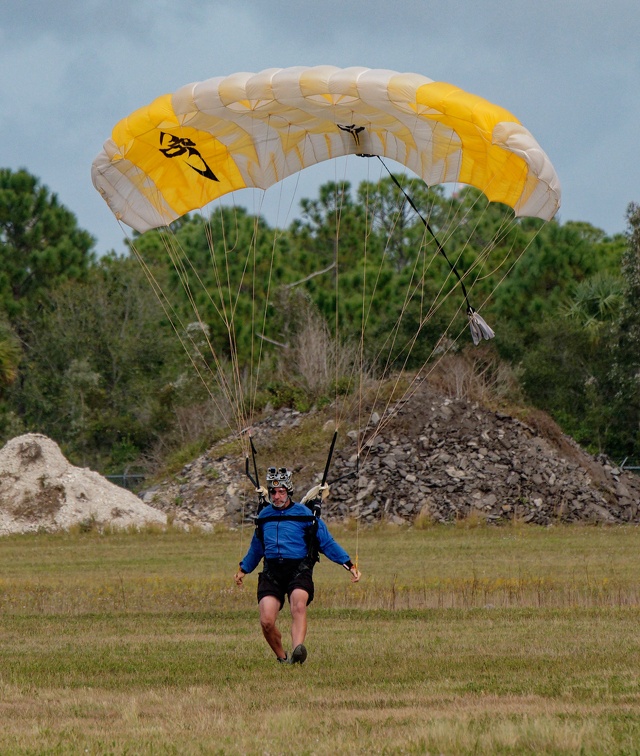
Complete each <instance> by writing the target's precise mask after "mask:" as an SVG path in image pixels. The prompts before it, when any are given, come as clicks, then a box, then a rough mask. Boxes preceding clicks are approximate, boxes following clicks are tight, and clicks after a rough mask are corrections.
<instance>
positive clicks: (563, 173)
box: [0, 0, 640, 251]
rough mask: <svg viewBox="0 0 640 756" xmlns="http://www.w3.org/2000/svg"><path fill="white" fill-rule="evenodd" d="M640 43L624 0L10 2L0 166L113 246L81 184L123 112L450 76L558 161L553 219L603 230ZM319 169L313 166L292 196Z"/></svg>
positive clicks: (627, 131) (627, 139) (104, 219)
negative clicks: (499, 108) (361, 71)
mask: <svg viewBox="0 0 640 756" xmlns="http://www.w3.org/2000/svg"><path fill="white" fill-rule="evenodd" d="M639 38H640V13H638V11H637V4H636V0H633V2H627V0H612V1H611V2H608V3H602V2H600V0H598V2H595V1H594V0H563V1H562V2H557V0H539V2H537V3H531V2H529V0H526V1H525V0H512V1H511V2H509V3H505V2H503V0H500V1H498V0H485V1H484V2H482V3H477V2H472V1H470V0H469V1H467V2H462V1H459V2H452V0H448V1H447V2H445V1H444V0H430V1H429V2H426V1H425V0H406V1H405V2H403V3H402V4H397V3H389V2H388V0H386V1H385V2H382V1H381V0H356V1H353V0H352V1H351V2H348V1H346V0H324V1H323V2H322V3H300V2H295V3H294V2H291V0H270V1H269V2H266V0H244V1H243V2H242V3H239V2H237V0H228V1H226V2H223V1H218V2H212V1H211V0H182V1H181V2H168V1H167V0H61V1H59V2H57V3H51V2H47V1H46V0H8V2H5V3H2V4H0V67H1V68H2V70H3V71H5V72H11V73H10V74H9V75H5V76H3V77H2V78H1V79H0V100H1V101H2V107H1V108H0V165H1V166H6V167H10V168H17V167H26V168H27V169H28V170H29V171H30V172H31V173H33V174H34V175H36V176H38V177H39V178H41V180H42V181H43V183H45V184H46V185H47V186H49V188H50V189H51V190H52V191H55V192H57V193H58V195H59V196H60V199H61V201H62V202H64V204H65V205H66V206H67V207H69V209H71V210H72V211H74V212H75V213H76V214H77V215H78V219H79V222H80V224H81V225H82V226H83V227H84V228H87V229H88V230H89V231H90V232H92V233H93V234H94V235H96V236H97V237H98V240H99V249H100V251H104V250H106V249H108V248H110V247H114V246H115V247H120V243H121V239H122V237H123V232H122V231H121V230H120V228H119V227H118V225H117V224H116V223H115V221H114V219H113V218H112V217H111V216H110V214H109V211H108V210H107V208H106V206H105V205H104V203H103V201H102V199H101V198H100V197H99V196H98V195H97V193H96V192H95V191H94V190H93V187H92V186H91V183H90V179H89V170H90V164H91V161H92V159H93V157H94V156H95V154H96V153H97V152H98V151H99V149H100V147H101V145H102V142H103V141H104V139H106V138H107V137H108V136H109V134H110V131H111V128H112V126H113V125H114V124H115V123H116V122H117V121H118V120H119V119H120V118H122V117H123V116H125V115H127V114H128V113H129V112H131V111H132V110H134V109H135V108H137V107H139V106H141V105H143V104H145V103H147V102H149V101H150V100H152V99H153V98H155V97H156V96H158V95H160V94H162V93H165V92H170V91H172V90H174V89H176V88H177V87H179V86H180V85H182V84H184V83H186V82H188V81H195V80H201V79H205V78H208V77H210V76H214V75H218V74H228V73H232V72H233V71H237V70H249V71H257V70H261V69H263V68H269V67H273V66H288V65H296V64H306V65H315V64H319V63H331V64H334V65H338V66H349V65H365V66H370V67H379V68H391V69H396V70H404V71H417V72H419V73H423V74H425V75H426V76H429V77H431V78H434V79H442V80H448V81H451V82H453V83H455V84H458V85H459V86H462V87H463V88H465V89H467V90H469V91H472V92H475V93H476V94H479V95H482V96H483V97H487V98H488V99H490V100H493V101H495V102H499V103H500V104H502V105H504V106H505V107H507V108H508V109H509V110H511V111H512V112H514V113H515V114H516V115H517V116H518V117H519V118H520V119H521V120H522V121H523V122H524V123H525V125H527V127H528V128H530V129H531V131H532V132H533V133H534V134H535V135H536V137H537V138H538V140H539V141H540V143H541V145H542V146H543V148H544V149H545V150H546V151H547V152H548V153H549V155H550V157H551V159H552V160H553V162H554V164H555V166H556V169H557V171H558V173H559V175H560V177H561V180H562V183H563V187H564V197H563V208H562V210H561V218H562V220H565V221H566V220H586V221H589V222H591V223H593V224H594V225H596V226H599V227H601V228H603V229H604V230H605V231H607V232H609V233H613V232H617V231H621V230H623V229H624V214H625V209H626V206H627V204H628V202H630V201H632V200H634V201H638V200H639V199H640V197H638V194H639V193H640V192H639V187H638V181H637V176H638V175H639V174H640V155H639V154H638V150H637V147H636V132H637V123H639V122H640V112H639V111H640V98H638V96H637V92H638V91H640V45H638V42H637V40H638V39H639ZM359 170H363V169H359ZM327 171H330V168H329V167H327V166H325V167H324V172H323V171H319V172H317V173H310V174H309V176H308V177H306V178H305V181H304V182H303V189H304V191H306V192H307V194H308V193H313V192H314V186H313V185H312V184H311V183H309V182H312V181H313V180H316V181H321V180H325V179H324V177H325V176H326V175H327ZM316 175H317V178H314V177H315V176H316ZM358 179H359V177H358ZM358 179H355V180H356V181H357V180H358Z"/></svg>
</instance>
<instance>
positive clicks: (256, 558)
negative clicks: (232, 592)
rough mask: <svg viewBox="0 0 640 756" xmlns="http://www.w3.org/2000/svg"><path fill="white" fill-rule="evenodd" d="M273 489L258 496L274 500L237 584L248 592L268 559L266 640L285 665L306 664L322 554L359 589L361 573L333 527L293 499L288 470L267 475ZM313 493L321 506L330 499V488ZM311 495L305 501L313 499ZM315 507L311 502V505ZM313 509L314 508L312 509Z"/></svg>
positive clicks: (263, 586)
mask: <svg viewBox="0 0 640 756" xmlns="http://www.w3.org/2000/svg"><path fill="white" fill-rule="evenodd" d="M267 487H268V490H265V489H264V488H260V489H258V491H257V493H258V494H259V495H261V496H265V497H268V500H269V503H268V504H266V505H265V506H264V507H263V509H262V510H261V511H260V513H259V515H258V517H257V519H256V529H255V532H254V534H253V538H252V539H251V543H250V545H249V550H248V551H247V553H246V555H245V557H244V558H243V559H242V561H241V562H240V565H239V568H238V571H237V572H236V574H235V575H234V579H235V581H236V584H237V585H238V586H242V581H243V578H244V576H245V575H247V574H249V573H250V572H253V570H254V569H255V568H256V567H257V566H258V563H259V562H260V559H263V560H264V561H263V570H262V572H261V573H260V574H259V575H258V607H259V611H260V626H261V628H262V634H263V635H264V637H265V639H266V641H267V643H268V644H269V646H270V647H271V649H272V650H273V652H274V653H275V655H276V658H277V660H278V662H279V663H281V664H303V663H304V661H305V659H306V658H307V649H306V648H305V646H304V639H305V635H306V633H307V606H308V605H309V604H310V603H311V602H312V601H313V595H314V585H313V568H314V566H315V563H316V562H317V561H318V553H322V554H324V555H325V556H326V557H327V558H328V559H330V560H331V561H332V562H336V563H337V564H341V565H342V566H343V567H344V568H345V569H346V570H348V571H349V572H350V573H351V582H353V583H357V582H358V581H359V580H360V577H361V573H360V572H359V570H358V568H357V567H356V566H355V565H354V564H353V563H352V561H351V559H350V558H349V555H348V554H347V552H346V551H345V550H344V549H343V548H342V546H340V545H339V544H338V543H337V542H336V541H335V540H334V538H333V536H332V535H331V534H330V533H329V531H328V529H327V526H326V525H325V523H324V522H323V521H322V520H321V519H320V517H319V516H318V509H316V510H315V513H314V511H312V509H310V508H309V507H307V506H305V505H304V504H300V503H295V502H294V501H293V499H292V494H293V483H292V477H291V471H289V470H287V469H286V468H284V467H281V468H279V469H277V470H276V468H275V467H270V468H269V470H268V471H267ZM317 489H318V490H315V489H312V492H313V495H314V496H317V497H319V499H320V500H323V499H324V498H326V496H327V495H328V493H329V487H328V486H327V485H324V486H318V487H317ZM312 492H310V493H309V494H307V496H306V497H305V499H308V498H310V494H311V493H312ZM309 503H310V504H311V501H310V502H309ZM312 506H313V505H312ZM285 596H287V597H288V598H289V606H290V608H291V644H292V645H291V648H292V649H293V651H292V653H291V656H289V655H288V653H287V652H286V651H285V650H284V647H283V645H282V635H281V633H280V630H279V629H278V627H277V625H276V622H277V619H278V614H279V612H280V610H281V609H282V607H283V606H284V600H285Z"/></svg>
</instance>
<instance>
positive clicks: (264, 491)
mask: <svg viewBox="0 0 640 756" xmlns="http://www.w3.org/2000/svg"><path fill="white" fill-rule="evenodd" d="M256 493H257V494H258V496H261V497H262V498H263V499H266V500H267V501H268V500H269V492H268V491H267V489H266V488H265V487H264V486H259V487H258V488H256Z"/></svg>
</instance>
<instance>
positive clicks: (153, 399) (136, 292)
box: [8, 257, 186, 467]
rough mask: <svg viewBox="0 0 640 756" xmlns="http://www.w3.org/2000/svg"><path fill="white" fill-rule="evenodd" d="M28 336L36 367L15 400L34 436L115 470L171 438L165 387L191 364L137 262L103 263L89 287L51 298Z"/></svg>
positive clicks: (28, 365) (29, 367)
mask: <svg viewBox="0 0 640 756" xmlns="http://www.w3.org/2000/svg"><path fill="white" fill-rule="evenodd" d="M20 329H21V331H22V333H23V334H24V340H25V343H26V345H27V354H28V359H27V360H26V361H25V362H24V363H23V365H22V366H21V369H20V370H21V373H20V382H19V384H18V385H16V386H14V387H13V389H12V390H11V391H10V392H9V394H8V402H9V404H10V405H11V406H13V407H15V408H16V409H18V411H19V412H20V414H21V416H22V417H23V418H24V419H25V424H26V425H27V427H28V428H29V427H31V428H34V429H37V430H38V431H40V432H43V433H45V434H47V435H50V436H51V437H52V438H56V439H59V440H60V441H61V442H62V443H63V444H64V446H65V448H66V450H67V452H68V453H70V454H71V455H72V456H73V457H74V458H75V459H78V460H79V461H82V462H84V463H85V464H88V463H91V464H93V465H99V466H103V465H106V466H107V467H108V466H109V464H110V463H109V462H108V461H107V460H109V459H110V458H111V460H112V463H114V464H119V463H121V462H123V461H125V460H126V461H132V460H133V459H134V457H135V456H136V453H137V454H139V453H140V451H141V450H144V449H148V448H149V447H150V445H151V444H152V443H153V440H154V439H155V438H156V437H157V436H158V434H160V433H163V432H164V431H166V429H167V422H168V420H169V419H170V418H169V415H168V411H167V410H170V407H167V406H166V405H165V404H163V403H162V401H161V400H162V399H163V397H164V396H165V395H163V393H162V389H163V388H164V386H165V385H166V384H167V383H170V382H171V380H172V379H175V377H176V376H177V375H178V371H179V370H185V369H186V364H185V361H184V357H183V352H182V350H181V347H180V345H179V343H178V342H177V340H176V339H175V337H174V335H173V333H172V332H171V331H170V329H169V328H168V327H167V324H166V323H165V324H164V325H163V313H162V309H161V308H160V306H159V304H158V302H157V300H156V298H155V296H154V294H153V292H152V291H151V289H150V287H149V286H148V284H147V281H146V280H145V278H144V276H143V275H142V273H141V271H140V268H139V266H138V265H137V263H135V261H133V260H123V259H119V258H115V257H105V258H103V259H102V260H101V261H100V263H99V264H97V265H95V266H94V267H93V268H92V269H91V271H90V272H89V274H88V275H87V278H86V280H85V281H84V282H82V283H73V284H72V283H65V284H62V285H60V286H59V287H58V288H57V289H56V290H55V291H52V292H50V294H49V297H48V300H47V302H46V306H44V307H42V308H41V310H40V311H39V312H38V313H37V316H35V317H31V318H30V319H29V320H28V321H27V320H24V321H21V322H20Z"/></svg>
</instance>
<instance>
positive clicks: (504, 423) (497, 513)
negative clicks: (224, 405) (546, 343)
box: [143, 383, 640, 527]
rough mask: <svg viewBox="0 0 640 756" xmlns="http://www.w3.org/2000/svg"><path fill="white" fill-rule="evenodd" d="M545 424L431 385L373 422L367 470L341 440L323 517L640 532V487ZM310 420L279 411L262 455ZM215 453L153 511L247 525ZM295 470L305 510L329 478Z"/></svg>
mask: <svg viewBox="0 0 640 756" xmlns="http://www.w3.org/2000/svg"><path fill="white" fill-rule="evenodd" d="M545 417H546V416H540V417H539V418H538V419H537V420H536V421H535V423H534V422H531V423H529V424H527V423H523V422H522V421H520V420H517V419H515V418H513V417H511V416H509V415H506V414H503V413H501V412H494V411H490V410H488V409H486V408H484V407H482V406H479V405H477V404H473V403H469V402H467V401H464V400H454V399H450V398H447V397H446V396H445V395H443V394H441V393H438V392H437V391H436V390H435V389H434V388H432V387H430V386H428V385H427V384H426V383H425V384H421V385H420V386H419V387H418V389H417V391H416V392H415V393H414V394H413V395H412V396H411V397H410V398H409V399H405V400H403V401H401V402H399V403H397V404H396V405H395V406H392V407H390V408H389V409H388V411H387V412H386V413H385V415H384V416H383V417H379V416H377V415H375V414H374V415H373V416H372V421H371V423H370V426H369V427H368V428H367V429H366V430H365V432H364V434H363V437H364V438H365V439H367V440H366V441H365V443H364V448H363V452H362V454H361V456H360V460H359V461H358V460H357V455H356V451H357V446H358V445H357V439H358V431H357V430H356V429H351V430H347V429H345V430H347V432H346V433H341V441H342V443H343V445H342V447H341V448H339V449H337V450H336V453H335V455H334V459H333V464H332V471H331V476H330V479H333V480H336V481H338V482H336V483H335V484H333V485H332V488H331V497H330V499H329V500H328V501H327V502H326V503H325V506H324V517H325V518H327V519H342V518H347V517H358V518H360V519H361V520H362V521H365V522H370V523H372V522H375V521H379V520H383V519H384V520H388V521H391V522H396V523H406V522H413V521H414V520H415V519H416V517H418V516H421V517H429V518H430V519H433V520H435V521H438V522H450V521H453V520H456V519H459V518H464V517H468V516H470V515H471V516H477V517H482V518H486V520H488V521H490V522H498V521H501V520H511V519H514V518H517V519H520V520H522V521H524V522H531V523H537V524H541V525H547V524H550V523H553V522H576V521H584V522H592V523H622V522H638V521H640V512H639V505H640V477H637V476H635V475H633V474H631V473H628V472H624V471H622V470H620V469H618V468H617V467H616V466H615V465H613V464H611V463H609V462H608V461H607V460H606V459H595V458H594V457H592V456H590V455H588V454H587V453H586V452H584V451H583V450H582V449H581V448H580V447H579V446H578V445H577V444H575V443H574V442H573V441H572V440H571V439H570V438H568V437H567V436H564V435H563V434H562V433H561V432H560V431H559V430H558V428H557V426H555V425H554V424H553V423H552V422H551V421H550V420H549V419H548V418H547V419H545ZM300 420H301V417H300V415H299V413H296V412H293V411H291V410H280V411H278V412H277V413H275V414H274V415H272V416H271V417H270V418H269V419H267V420H265V421H264V422H263V423H261V424H259V425H258V426H257V427H256V429H255V434H256V443H257V445H258V447H260V438H261V436H263V437H264V436H265V435H269V436H273V435H274V434H277V433H278V432H280V431H281V430H282V429H283V428H290V427H292V426H294V425H296V424H298V423H300ZM271 440H272V441H273V439H271ZM216 448H217V447H214V448H213V449H212V450H210V452H209V453H208V454H206V455H204V456H203V457H200V458H199V459H197V460H195V461H194V462H193V463H191V464H190V465H187V466H186V467H185V468H184V470H183V471H182V472H181V474H180V476H178V479H177V480H174V481H170V482H167V483H165V484H162V485H160V486H157V487H155V488H154V489H152V490H149V491H147V492H145V494H143V499H144V500H145V501H147V502H148V503H150V504H152V505H153V506H156V507H159V508H161V509H163V510H164V511H165V512H167V513H168V514H170V515H171V517H172V518H173V519H174V520H176V521H177V522H182V523H185V524H187V525H189V524H198V525H200V526H203V525H204V526H205V527H207V526H211V525H213V524H214V523H216V522H226V523H231V524H233V523H238V522H239V521H240V520H241V519H242V518H243V517H244V518H245V519H246V518H247V517H248V515H249V514H250V513H251V511H252V509H253V507H254V498H253V495H252V490H251V487H250V486H248V484H247V482H246V479H245V478H244V475H243V470H244V460H242V459H239V458H234V457H230V456H225V455H219V454H218V453H217V452H216ZM227 448H228V447H227ZM286 463H287V462H286V461H283V462H282V464H286ZM289 465H290V466H292V467H293V469H294V471H295V473H296V494H297V498H300V494H301V492H304V491H306V490H307V489H308V488H309V487H310V486H311V485H313V484H314V483H316V482H318V469H317V468H316V469H313V470H312V469H308V468H307V466H305V464H304V463H302V462H300V461H298V464H297V465H296V463H295V461H289ZM356 467H357V474H356ZM345 476H346V477H345Z"/></svg>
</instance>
